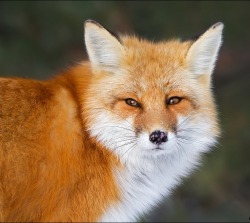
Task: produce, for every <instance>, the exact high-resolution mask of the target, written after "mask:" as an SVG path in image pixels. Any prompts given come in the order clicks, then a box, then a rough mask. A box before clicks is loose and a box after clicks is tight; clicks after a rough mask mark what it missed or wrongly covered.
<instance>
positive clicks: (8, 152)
mask: <svg viewBox="0 0 250 223" xmlns="http://www.w3.org/2000/svg"><path fill="white" fill-rule="evenodd" d="M222 30H223V24H222V23H216V24H215V25H213V26H212V27H210V28H209V29H208V30H207V31H206V32H205V33H204V34H202V35H201V36H200V37H198V39H196V40H190V41H180V40H177V39H173V40H170V41H162V42H156V43H154V42H150V41H147V40H144V39H141V38H137V37H135V36H127V35H120V36H119V37H116V36H115V35H113V34H111V33H110V32H109V31H107V30H106V29H105V28H104V27H103V26H101V25H100V24H98V23H97V22H95V21H93V20H87V21H86V22H85V36H84V37H85V45H86V49H87V53H88V56H89V62H88V61H85V62H82V63H80V64H79V65H76V66H75V67H72V68H69V69H67V70H65V71H63V72H62V73H60V74H59V75H56V76H55V77H54V78H51V79H50V80H47V81H36V80H30V79H21V78H0V176H1V178H0V221H5V222H15V221H17V222H25V221H36V222H42V221H44V222H70V221H73V222H97V221H99V222H103V221H105V222H114V221H119V222H121V221H127V222H128V221H136V220H137V219H138V218H139V217H140V216H141V215H142V214H144V213H145V212H147V211H148V210H149V209H150V208H151V207H152V206H153V205H155V204H157V202H159V201H160V200H161V198H162V197H166V196H168V195H169V194H170V192H171V190H172V189H173V188H175V187H176V186H177V185H178V184H179V183H180V181H181V179H182V178H183V177H186V176H188V175H189V174H190V173H191V171H192V170H193V169H194V168H196V167H197V166H199V164H200V161H201V157H202V154H204V153H206V152H208V151H209V150H210V148H211V147H212V146H213V145H214V144H215V143H216V141H217V138H218V136H219V135H220V127H219V123H218V118H217V112H216V105H215V102H214V99H213V93H212V90H211V86H212V83H211V79H212V78H211V75H212V72H213V70H214V66H215V62H216V59H217V55H218V51H219V48H220V46H221V43H222Z"/></svg>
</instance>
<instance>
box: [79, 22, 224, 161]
mask: <svg viewBox="0 0 250 223" xmlns="http://www.w3.org/2000/svg"><path fill="white" fill-rule="evenodd" d="M222 30H223V24H222V23H216V24H215V25H213V26H212V27H210V28H209V29H208V30H207V31H206V32H205V33H204V34H202V35H201V36H200V37H199V38H198V39H197V40H195V41H184V42H181V41H179V40H171V41H162V42H157V43H153V42H149V41H147V40H143V39H138V38H136V37H135V36H119V37H116V36H114V35H113V34H111V33H110V32H109V31H107V30H106V29H105V28H104V27H102V26H101V25H100V24H98V23H96V22H95V21H92V20H87V21H86V22H85V44H86V48H87V52H88V56H89V60H90V65H91V69H92V78H91V84H90V86H89V89H88V90H87V92H88V93H87V98H86V102H85V105H84V106H85V112H86V114H85V119H86V123H87V127H88V130H89V132H90V135H91V137H94V138H95V139H96V140H97V141H98V142H100V143H101V144H103V145H105V146H106V147H107V148H108V149H109V150H111V151H112V152H114V153H115V154H116V155H117V156H118V157H119V158H120V159H121V160H122V161H125V162H130V161H131V162H133V161H136V160H139V159H143V158H144V159H147V158H149V157H164V156H170V155H171V154H172V155H173V154H180V153H181V154H182V153H183V154H187V155H188V154H192V155H193V156H197V155H199V154H200V153H202V152H206V151H208V150H209V148H211V146H212V145H214V144H215V142H216V138H217V137H218V135H219V125H218V121H217V112H216V108H215V103H214V100H213V94H212V91H211V86H212V84H211V75H212V72H213V70H214V66H215V62H216V59H217V55H218V51H219V48H220V46H221V43H222Z"/></svg>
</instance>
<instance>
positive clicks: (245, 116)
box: [0, 1, 250, 222]
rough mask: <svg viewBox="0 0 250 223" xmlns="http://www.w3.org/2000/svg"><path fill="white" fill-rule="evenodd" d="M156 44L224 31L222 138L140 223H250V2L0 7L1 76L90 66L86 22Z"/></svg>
mask: <svg viewBox="0 0 250 223" xmlns="http://www.w3.org/2000/svg"><path fill="white" fill-rule="evenodd" d="M89 18H91V19H94V20H97V21H98V22H100V23H101V24H102V25H104V26H105V27H107V28H108V29H110V30H112V31H115V32H122V33H136V34H137V35H139V36H142V37H144V38H147V39H150V40H154V41H157V40H163V39H168V38H172V37H180V38H181V39H188V38H189V37H192V36H195V35H196V34H199V33H201V32H202V31H204V30H206V29H207V28H208V27H209V26H211V25H212V24H214V23H215V22H218V21H222V22H223V23H224V24H225V30H224V43H223V46H222V48H221V51H220V56H219V58H218V62H217V67H216V69H215V72H214V90H215V95H216V101H217V104H218V110H219V113H220V120H221V126H222V130H223V134H222V137H221V139H220V143H219V145H218V146H217V148H215V150H214V151H213V152H212V153H210V154H208V155H207V156H206V157H205V159H204V164H203V166H202V167H201V168H200V169H199V170H197V171H196V172H195V173H194V174H192V176H191V177H190V178H188V179H185V180H184V182H183V184H182V185H181V186H179V187H178V188H177V189H176V190H175V191H174V192H173V194H172V195H171V197H169V198H168V199H165V200H163V201H162V203H161V204H160V205H159V206H158V207H157V208H155V209H154V210H152V212H150V213H148V215H147V216H143V217H142V218H141V221H146V222H149V221H170V222H173V221H178V222H180V221H197V222H198V221H199V222H200V221H203V222H204V221H206V222H211V221H216V222H222V221H224V222H230V221H231V222H249V217H250V162H249V160H250V2H247V1H174V2H173V1H1V2H0V74H1V76H20V77H29V78H35V79H46V78H48V77H50V76H51V75H53V74H55V73H57V72H59V71H60V70H63V69H64V68H66V67H68V66H71V65H74V64H75V63H77V62H80V61H81V60H83V59H87V56H86V51H85V46H84V42H83V22H84V21H85V20H86V19H89Z"/></svg>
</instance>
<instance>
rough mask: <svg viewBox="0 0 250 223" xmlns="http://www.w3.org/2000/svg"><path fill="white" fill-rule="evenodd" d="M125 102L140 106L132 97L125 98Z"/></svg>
mask: <svg viewBox="0 0 250 223" xmlns="http://www.w3.org/2000/svg"><path fill="white" fill-rule="evenodd" d="M125 102H126V103H127V104H128V105H129V106H132V107H141V106H140V104H139V102H137V101H136V100H134V99H133V98H127V99H125Z"/></svg>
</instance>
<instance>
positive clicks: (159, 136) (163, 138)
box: [149, 130, 168, 145]
mask: <svg viewBox="0 0 250 223" xmlns="http://www.w3.org/2000/svg"><path fill="white" fill-rule="evenodd" d="M149 140H150V141H151V142H152V143H154V144H158V145H160V144H161V143H163V142H167V141H168V136H167V133H165V132H163V131H160V130H156V131H154V132H152V133H151V134H150V136H149Z"/></svg>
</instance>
